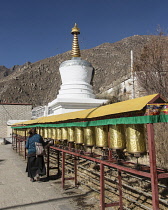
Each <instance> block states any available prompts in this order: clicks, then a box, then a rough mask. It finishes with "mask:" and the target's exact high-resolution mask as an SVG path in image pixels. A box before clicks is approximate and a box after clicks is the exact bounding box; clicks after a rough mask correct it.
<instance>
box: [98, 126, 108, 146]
mask: <svg viewBox="0 0 168 210" xmlns="http://www.w3.org/2000/svg"><path fill="white" fill-rule="evenodd" d="M95 136H96V146H97V147H107V146H108V126H107V125H101V126H97V127H95Z"/></svg>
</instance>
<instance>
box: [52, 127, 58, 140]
mask: <svg viewBox="0 0 168 210" xmlns="http://www.w3.org/2000/svg"><path fill="white" fill-rule="evenodd" d="M51 130H52V139H57V130H56V128H51Z"/></svg>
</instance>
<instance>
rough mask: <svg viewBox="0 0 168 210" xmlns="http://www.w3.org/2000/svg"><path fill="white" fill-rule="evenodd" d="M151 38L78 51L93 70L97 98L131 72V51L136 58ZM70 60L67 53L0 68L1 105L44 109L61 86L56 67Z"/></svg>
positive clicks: (140, 37) (129, 40) (124, 40)
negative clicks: (30, 104)
mask: <svg viewBox="0 0 168 210" xmlns="http://www.w3.org/2000/svg"><path fill="white" fill-rule="evenodd" d="M151 37H152V36H147V35H144V36H138V35H136V36H132V37H128V38H125V39H123V40H121V41H118V42H115V43H104V44H102V45H100V46H97V47H94V48H92V49H88V50H82V51H81V57H82V59H84V60H88V61H89V62H90V63H92V65H93V67H94V77H93V81H92V83H93V89H94V93H95V94H98V93H100V92H103V91H105V90H107V89H108V88H110V87H111V86H112V85H113V83H114V81H116V80H117V79H120V78H121V77H122V76H125V75H127V74H128V73H129V72H130V51H131V50H133V52H134V56H135V57H136V56H137V55H138V54H139V53H140V51H141V49H142V47H143V46H144V45H146V44H147V42H148V41H149V40H150V39H151ZM69 59H71V56H70V51H68V52H65V53H63V54H59V55H56V56H53V57H50V58H46V59H44V60H40V61H37V62H35V63H30V62H27V63H26V64H25V65H22V66H14V67H13V68H12V69H7V68H6V67H4V66H0V101H1V102H7V103H32V104H33V106H34V107H35V106H40V105H45V104H47V103H48V102H50V101H52V100H53V99H55V98H56V95H57V93H58V91H59V88H60V85H61V79H60V74H59V65H60V64H61V62H63V61H65V60H69Z"/></svg>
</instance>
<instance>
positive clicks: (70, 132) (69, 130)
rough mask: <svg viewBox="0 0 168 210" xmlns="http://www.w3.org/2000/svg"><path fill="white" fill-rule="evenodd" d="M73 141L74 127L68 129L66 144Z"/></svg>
mask: <svg viewBox="0 0 168 210" xmlns="http://www.w3.org/2000/svg"><path fill="white" fill-rule="evenodd" d="M74 141H75V130H74V127H70V128H68V142H74Z"/></svg>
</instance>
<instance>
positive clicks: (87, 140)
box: [84, 127, 96, 147]
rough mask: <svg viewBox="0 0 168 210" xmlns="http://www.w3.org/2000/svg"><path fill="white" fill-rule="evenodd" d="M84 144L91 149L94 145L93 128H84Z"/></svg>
mask: <svg viewBox="0 0 168 210" xmlns="http://www.w3.org/2000/svg"><path fill="white" fill-rule="evenodd" d="M84 144H85V146H88V147H93V146H94V145H95V144H96V139H95V133H94V127H86V128H84Z"/></svg>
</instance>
